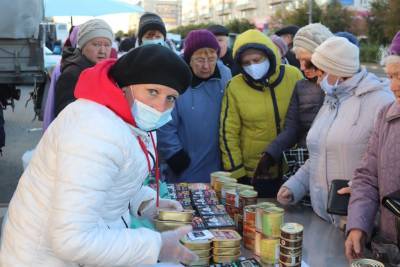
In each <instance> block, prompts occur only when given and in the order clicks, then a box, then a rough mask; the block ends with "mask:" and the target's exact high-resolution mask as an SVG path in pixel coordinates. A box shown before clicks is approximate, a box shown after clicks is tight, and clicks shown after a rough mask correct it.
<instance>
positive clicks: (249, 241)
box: [243, 237, 255, 252]
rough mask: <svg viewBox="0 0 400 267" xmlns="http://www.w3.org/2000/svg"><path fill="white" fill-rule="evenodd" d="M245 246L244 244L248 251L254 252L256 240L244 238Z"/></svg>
mask: <svg viewBox="0 0 400 267" xmlns="http://www.w3.org/2000/svg"><path fill="white" fill-rule="evenodd" d="M254 238H255V237H254ZM243 244H244V247H245V248H247V249H248V250H250V251H252V252H254V245H255V239H252V238H249V237H243Z"/></svg>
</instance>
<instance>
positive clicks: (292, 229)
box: [281, 223, 304, 234]
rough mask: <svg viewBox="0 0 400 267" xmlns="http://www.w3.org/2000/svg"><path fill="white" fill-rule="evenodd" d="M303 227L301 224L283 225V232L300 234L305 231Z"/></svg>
mask: <svg viewBox="0 0 400 267" xmlns="http://www.w3.org/2000/svg"><path fill="white" fill-rule="evenodd" d="M303 229H304V228H303V225H301V224H299V223H285V224H284V225H282V227H281V230H282V231H283V232H285V233H288V234H298V233H300V232H302V231H303Z"/></svg>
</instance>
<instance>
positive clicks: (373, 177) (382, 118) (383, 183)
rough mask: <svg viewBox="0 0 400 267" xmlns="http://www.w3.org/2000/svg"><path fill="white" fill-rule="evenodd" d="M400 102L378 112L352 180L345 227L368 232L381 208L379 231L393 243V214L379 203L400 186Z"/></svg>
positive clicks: (395, 235) (394, 231)
mask: <svg viewBox="0 0 400 267" xmlns="http://www.w3.org/2000/svg"><path fill="white" fill-rule="evenodd" d="M399 140H400V104H399V103H397V102H395V103H393V104H390V105H388V106H386V107H384V108H383V109H382V110H381V112H380V113H379V115H378V118H377V121H376V123H375V128H374V131H373V133H372V135H371V137H370V140H369V144H368V149H367V151H366V153H365V154H364V157H363V160H362V163H361V166H360V167H359V168H358V169H357V170H356V172H355V177H354V178H353V182H352V185H351V187H352V194H351V198H350V204H349V208H348V219H347V220H348V221H347V231H349V230H351V229H355V228H358V229H361V230H363V231H364V232H365V233H367V234H368V236H370V235H371V232H372V228H373V226H374V221H375V216H376V214H377V211H378V208H380V211H381V213H380V218H379V219H380V220H379V223H380V224H379V232H380V234H381V235H382V236H383V237H384V238H386V239H388V240H390V241H392V242H394V243H396V242H397V241H396V238H397V231H396V227H395V216H394V215H393V214H392V213H391V212H390V211H389V210H388V209H386V208H385V207H383V206H382V205H381V204H380V203H381V201H382V198H383V197H384V196H386V195H388V194H390V193H392V192H395V191H397V190H399V189H400V141H399Z"/></svg>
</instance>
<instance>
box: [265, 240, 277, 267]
mask: <svg viewBox="0 0 400 267" xmlns="http://www.w3.org/2000/svg"><path fill="white" fill-rule="evenodd" d="M260 245H261V248H260V250H261V251H260V252H261V253H260V258H261V261H262V262H263V263H267V264H276V263H278V258H279V239H278V238H263V239H262V240H261V244H260Z"/></svg>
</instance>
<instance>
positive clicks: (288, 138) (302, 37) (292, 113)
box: [254, 23, 333, 179]
mask: <svg viewBox="0 0 400 267" xmlns="http://www.w3.org/2000/svg"><path fill="white" fill-rule="evenodd" d="M332 36H333V34H332V32H331V31H330V30H329V29H328V28H327V27H325V26H324V25H322V24H320V23H314V24H309V25H307V26H305V27H303V28H301V29H300V30H299V31H298V32H297V34H296V36H295V38H294V42H293V43H294V47H293V50H294V52H295V54H296V57H297V58H298V59H299V62H300V69H301V71H302V72H303V73H304V75H305V77H306V80H301V81H298V82H297V84H296V87H295V89H294V91H293V95H292V98H291V100H290V104H289V108H288V111H287V114H286V119H285V126H284V129H283V131H282V132H281V133H280V134H279V135H278V136H277V137H276V138H275V140H274V141H273V142H272V143H270V144H269V145H268V147H267V148H266V150H265V152H264V154H263V156H262V157H261V159H260V161H259V163H258V166H257V169H256V171H255V173H254V179H260V178H262V177H265V176H268V170H269V168H271V167H272V166H273V165H275V164H276V163H279V162H280V161H281V157H282V152H283V151H285V150H287V149H289V148H292V147H293V146H295V145H296V144H297V147H298V148H303V149H306V148H307V146H306V137H307V133H308V130H309V129H310V127H311V124H312V122H313V121H314V118H315V116H316V115H317V113H318V111H319V109H320V107H321V106H322V104H323V101H324V97H325V94H324V93H323V91H322V90H321V88H320V87H319V85H317V83H316V81H317V73H316V71H317V69H316V67H315V66H314V65H313V64H312V63H311V56H312V54H313V53H314V50H315V49H316V48H317V47H318V46H319V45H320V44H321V43H323V42H324V41H325V40H326V39H328V38H330V37H332ZM304 160H305V159H304ZM297 163H298V164H297V166H299V165H300V166H301V165H302V163H303V162H297ZM300 166H299V167H300ZM290 171H295V170H290Z"/></svg>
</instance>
